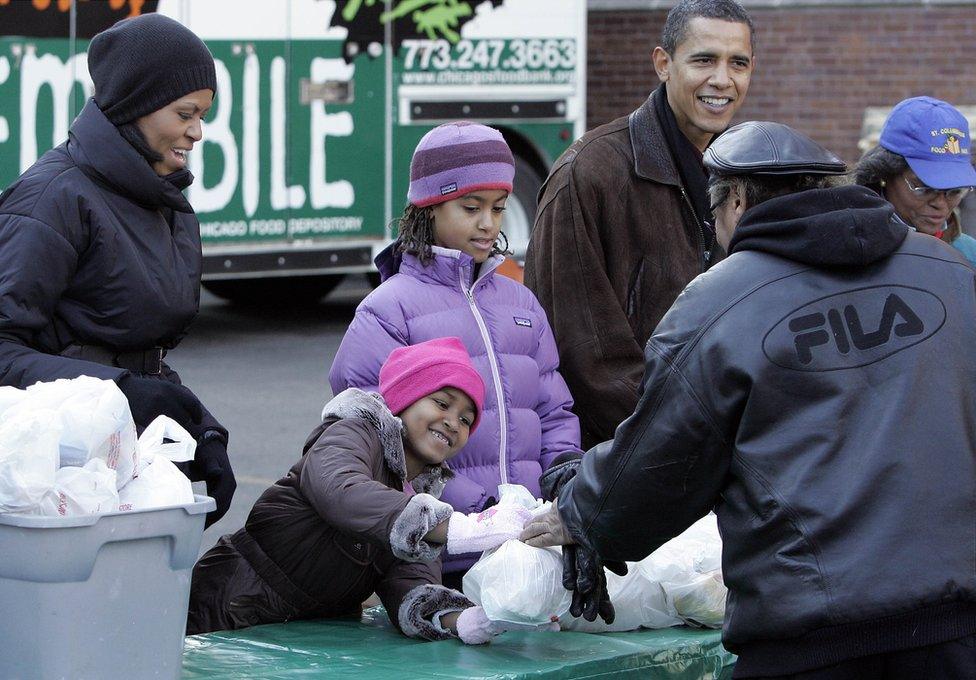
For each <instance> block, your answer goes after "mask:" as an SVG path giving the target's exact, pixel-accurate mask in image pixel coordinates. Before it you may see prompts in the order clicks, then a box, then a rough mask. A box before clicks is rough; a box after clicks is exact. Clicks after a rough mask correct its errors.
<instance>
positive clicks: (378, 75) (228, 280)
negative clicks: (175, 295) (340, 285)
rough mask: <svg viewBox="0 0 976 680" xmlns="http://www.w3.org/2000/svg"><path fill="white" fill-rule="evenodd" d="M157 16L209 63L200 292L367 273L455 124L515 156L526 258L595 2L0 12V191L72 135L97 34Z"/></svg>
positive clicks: (65, 1)
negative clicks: (436, 129)
mask: <svg viewBox="0 0 976 680" xmlns="http://www.w3.org/2000/svg"><path fill="white" fill-rule="evenodd" d="M149 11H156V12H159V13H162V14H165V15H167V16H170V17H173V18H174V19H177V20H179V21H181V22H182V23H184V24H185V25H187V26H188V27H189V28H191V29H192V30H193V31H195V32H196V33H197V34H198V35H199V36H200V37H201V38H203V39H204V40H205V41H206V42H207V44H208V45H209V47H210V49H211V51H212V52H213V54H214V57H215V58H216V64H217V81H218V93H217V98H216V101H215V105H214V108H213V111H212V112H211V114H210V116H209V118H208V120H207V122H206V124H205V128H204V141H203V143H202V144H200V145H198V147H197V148H195V149H194V150H193V152H192V153H191V160H190V167H191V170H192V171H193V173H194V175H195V176H196V181H195V182H194V184H193V185H192V187H191V188H190V200H191V202H192V204H193V206H194V208H195V209H196V211H197V213H198V215H199V218H200V222H201V231H202V236H203V251H204V274H203V279H204V285H205V286H206V287H207V288H209V289H210V290H212V291H213V292H215V293H217V294H218V295H221V296H224V297H227V298H232V299H245V300H247V299H252V300H253V299H257V298H261V299H265V300H272V301H273V300H276V299H285V298H287V299H289V300H294V299H301V298H309V299H311V298H317V297H320V296H321V295H323V294H325V293H326V292H328V291H329V290H330V289H331V288H332V287H333V286H334V285H335V284H336V283H337V282H338V281H339V280H340V279H341V277H342V276H343V275H344V274H346V273H350V272H370V271H372V270H373V268H372V258H373V256H374V255H375V253H376V252H377V251H378V250H379V249H381V248H382V247H384V246H385V245H386V244H387V243H389V241H390V239H391V238H392V237H393V235H394V229H395V224H394V223H395V219H396V217H397V216H398V215H399V214H400V212H401V210H402V208H403V205H404V203H405V200H406V199H405V196H406V190H407V183H408V175H409V163H410V155H411V152H412V150H413V148H414V146H415V145H416V143H417V142H418V141H419V140H420V138H421V136H423V135H424V133H426V132H427V131H428V130H429V129H430V128H431V127H433V126H435V125H437V124H438V123H440V122H443V121H447V120H455V119H469V120H476V121H479V122H483V123H486V124H488V125H492V126H494V127H496V128H498V129H500V130H501V131H502V132H503V134H504V135H505V137H506V139H507V140H508V142H509V144H510V146H511V147H512V149H513V151H514V152H515V156H516V164H517V173H516V180H515V183H516V187H515V192H514V195H513V197H512V199H511V200H510V202H509V209H508V211H507V212H506V218H505V226H504V230H505V232H506V234H507V236H508V238H509V242H510V244H511V248H512V250H513V251H514V252H515V254H516V256H518V255H521V254H522V253H524V250H525V246H526V244H527V242H528V237H529V232H530V229H531V224H532V217H533V212H534V209H535V203H536V193H537V191H538V189H539V186H540V184H541V182H542V180H543V178H544V177H545V175H546V172H547V169H548V167H549V165H550V164H551V163H552V161H553V160H554V159H555V158H556V157H557V156H558V155H559V154H560V153H561V152H562V151H563V150H564V149H565V148H566V147H567V146H568V145H569V144H570V143H572V141H573V140H574V139H575V138H576V137H578V136H580V135H581V134H582V133H583V129H584V124H585V101H586V93H585V86H586V79H585V58H586V57H585V55H586V2H585V0H484V1H483V2H482V1H480V0H157V1H155V2H153V1H152V0H0V33H2V35H0V187H3V186H6V185H7V184H9V183H10V182H11V181H12V180H13V179H14V178H16V177H17V175H18V174H19V173H20V172H22V171H23V170H24V169H25V168H27V167H28V166H30V164H31V163H33V162H34V160H36V158H37V157H38V156H39V155H40V154H41V153H43V152H44V151H45V150H46V149H48V148H50V147H51V146H52V145H54V144H58V143H60V142H61V141H62V140H64V139H65V138H66V136H67V131H68V126H69V124H70V121H71V120H72V119H73V117H74V115H75V114H76V113H77V112H78V111H80V109H81V107H82V105H83V103H84V101H85V99H86V98H87V97H88V96H90V95H91V92H92V84H91V79H90V76H89V74H88V70H87V64H86V54H85V50H86V47H87V44H88V40H89V39H90V38H91V36H92V35H94V34H95V33H97V32H98V31H99V30H102V29H104V28H106V27H108V26H110V25H111V24H112V23H114V22H115V21H117V20H119V19H122V18H125V17H127V16H132V15H136V14H139V13H145V12H149ZM161 49H164V47H163V46H161Z"/></svg>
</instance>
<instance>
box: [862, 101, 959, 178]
mask: <svg viewBox="0 0 976 680" xmlns="http://www.w3.org/2000/svg"><path fill="white" fill-rule="evenodd" d="M878 143H879V144H881V146H883V147H884V148H886V149H888V151H891V152H893V153H896V154H899V155H901V156H904V158H905V160H906V161H907V162H908V166H909V167H910V168H911V169H912V170H913V171H914V172H915V174H916V175H918V178H919V179H920V180H922V182H924V183H925V184H926V185H927V186H930V187H932V188H933V189H955V188H956V187H971V186H976V169H973V164H972V160H971V159H970V156H969V148H970V138H969V123H968V122H967V121H966V117H965V116H963V115H962V114H961V113H959V111H958V110H957V109H956V108H955V107H953V106H952V105H951V104H947V103H946V102H944V101H941V100H939V99H933V98H932V97H912V98H911V99H905V100H903V101H901V102H898V104H897V105H896V106H895V108H893V109H892V110H891V113H890V114H888V119H887V120H886V121H885V124H884V128H883V129H882V130H881V139H880V140H879V141H878Z"/></svg>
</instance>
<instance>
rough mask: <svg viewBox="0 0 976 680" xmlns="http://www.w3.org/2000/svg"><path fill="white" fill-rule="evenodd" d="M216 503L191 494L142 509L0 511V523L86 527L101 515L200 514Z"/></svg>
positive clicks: (31, 526) (51, 526) (213, 506)
mask: <svg viewBox="0 0 976 680" xmlns="http://www.w3.org/2000/svg"><path fill="white" fill-rule="evenodd" d="M216 507H217V503H216V502H215V501H214V499H213V498H211V497H210V496H202V495H200V494H193V503H190V504H186V505H161V506H159V507H155V508H146V509H144V510H124V511H122V510H113V511H112V512H103V513H99V514H97V515H74V516H71V517H53V516H49V515H26V514H21V513H14V512H10V513H0V524H3V525H7V526H14V527H30V528H36V529H66V528H69V527H87V526H93V525H95V524H97V523H98V521H99V520H100V519H102V518H103V517H122V516H134V515H141V514H145V513H148V512H159V511H161V510H184V511H185V512H186V514H188V515H200V514H204V513H207V512H210V511H212V510H214V509H215V508H216Z"/></svg>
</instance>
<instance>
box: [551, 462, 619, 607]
mask: <svg viewBox="0 0 976 680" xmlns="http://www.w3.org/2000/svg"><path fill="white" fill-rule="evenodd" d="M582 459H583V457H582V456H581V455H579V454H573V453H565V454H563V455H561V456H559V457H557V458H556V460H554V461H553V463H552V465H550V466H549V469H548V470H546V471H545V472H544V473H543V474H542V476H541V477H540V478H539V486H540V487H541V488H542V495H543V498H545V499H546V500H555V499H556V498H558V497H559V493H560V491H562V489H563V487H564V486H565V485H566V483H567V482H569V480H571V479H572V478H573V477H575V476H576V473H577V472H579V468H580V464H581V462H582ZM604 566H606V568H607V569H609V570H610V571H612V572H614V573H615V574H619V575H620V576H623V575H624V574H626V573H627V565H625V564H624V563H623V562H608V563H606V565H604V564H603V563H602V562H601V560H600V557H599V556H598V555H597V554H596V553H595V552H593V551H592V550H590V549H588V548H586V547H584V546H581V545H564V546H563V587H564V588H565V589H566V590H571V591H572V592H573V602H572V605H571V606H570V608H569V613H570V614H572V615H573V616H576V617H579V616H582V617H583V618H584V619H586V620H587V621H595V620H596V617H597V615H599V616H600V618H602V619H603V620H604V621H606V623H607V625H609V624H611V623H613V620H614V618H615V617H616V613H615V612H614V610H613V604H612V603H611V602H610V595H609V593H608V592H607V577H606V574H605V573H604V572H603V567H604Z"/></svg>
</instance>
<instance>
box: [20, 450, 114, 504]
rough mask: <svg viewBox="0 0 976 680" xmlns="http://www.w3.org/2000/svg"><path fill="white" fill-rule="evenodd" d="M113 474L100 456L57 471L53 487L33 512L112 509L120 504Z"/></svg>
mask: <svg viewBox="0 0 976 680" xmlns="http://www.w3.org/2000/svg"><path fill="white" fill-rule="evenodd" d="M115 486H116V473H115V470H112V469H111V468H109V467H108V466H107V465H105V461H104V460H102V459H101V458H93V459H92V460H90V461H88V462H87V463H85V464H84V466H82V467H73V466H69V467H63V468H61V469H60V470H58V472H57V475H56V479H55V482H54V489H53V490H52V491H50V492H49V493H48V494H46V495H45V497H44V499H43V500H42V501H41V503H40V504H39V505H38V507H37V508H36V509H35V510H34V514H38V515H46V516H49V517H57V516H61V517H73V516H75V515H98V514H101V513H105V512H114V511H115V510H116V509H117V508H118V506H119V492H118V491H117V490H116V488H115Z"/></svg>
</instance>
